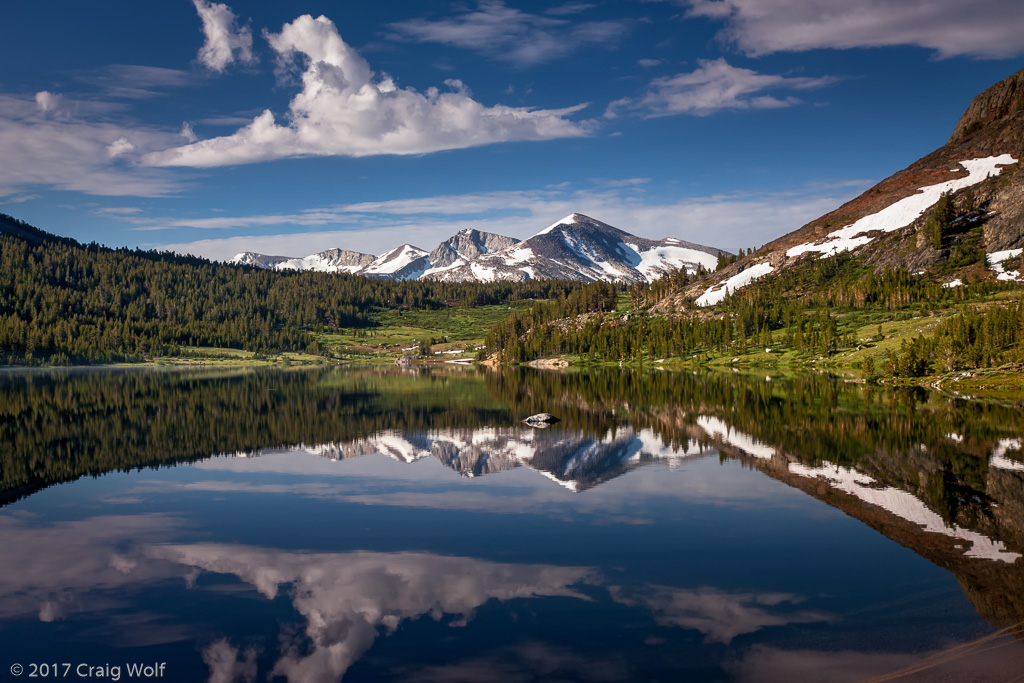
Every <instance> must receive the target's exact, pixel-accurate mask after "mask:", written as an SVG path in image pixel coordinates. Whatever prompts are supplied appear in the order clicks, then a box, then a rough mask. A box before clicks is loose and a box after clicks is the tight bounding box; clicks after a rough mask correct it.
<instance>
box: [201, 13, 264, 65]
mask: <svg viewBox="0 0 1024 683" xmlns="http://www.w3.org/2000/svg"><path fill="white" fill-rule="evenodd" d="M192 4H193V5H195V7H196V12H198V13H199V18H200V19H202V20H203V36H204V37H205V38H206V42H204V43H203V46H202V47H201V48H199V55H198V59H199V61H200V62H201V63H202V64H203V65H205V66H206V67H207V68H208V69H210V70H211V71H217V72H221V71H224V70H225V69H226V68H228V65H229V64H232V63H234V62H235V61H239V62H242V63H246V64H248V63H252V62H253V61H255V56H254V55H253V53H252V30H251V29H250V28H249V27H248V26H241V25H239V23H238V17H237V16H235V13H234V12H232V11H231V8H230V7H228V6H227V5H225V4H222V3H219V2H209V0H192Z"/></svg>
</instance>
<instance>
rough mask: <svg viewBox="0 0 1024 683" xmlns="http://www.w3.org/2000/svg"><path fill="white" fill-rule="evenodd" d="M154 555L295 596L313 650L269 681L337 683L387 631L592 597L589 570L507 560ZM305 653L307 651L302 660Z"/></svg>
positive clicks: (299, 653)
mask: <svg viewBox="0 0 1024 683" xmlns="http://www.w3.org/2000/svg"><path fill="white" fill-rule="evenodd" d="M149 555H150V556H151V557H153V558H156V559H160V560H170V561H172V562H176V563H180V564H185V565H190V566H194V567H198V568H200V569H204V570H206V571H211V572H218V573H223V574H234V575H235V576H237V577H238V578H240V579H241V580H242V581H245V582H246V583H249V584H251V585H252V586H253V587H254V588H256V590H258V591H259V592H260V593H262V594H263V595H264V596H265V597H267V598H268V599H271V600H272V599H274V598H275V597H276V596H277V594H278V592H279V591H281V590H282V589H285V590H287V591H288V593H289V595H290V597H291V599H292V602H293V604H294V606H295V609H296V610H297V611H298V612H299V613H300V614H302V615H303V616H304V617H305V618H306V636H307V637H308V638H309V640H310V642H311V644H312V648H311V649H308V650H307V648H304V647H302V644H301V643H299V642H291V643H287V644H286V647H285V653H284V655H283V656H282V657H281V658H280V659H279V660H278V661H277V663H276V664H275V666H274V668H273V670H272V671H271V675H273V676H284V677H286V678H287V679H288V680H289V681H312V680H338V679H340V678H341V677H342V676H343V675H344V673H345V672H346V671H347V670H348V668H349V667H350V666H351V665H352V664H353V663H354V662H355V661H356V660H357V659H358V658H359V657H360V656H361V655H362V654H363V653H364V652H365V651H366V650H368V649H369V648H370V646H371V645H372V644H373V642H374V641H375V640H376V638H377V636H378V635H379V634H380V633H381V632H382V631H383V632H385V633H392V632H394V631H395V629H397V628H398V626H399V624H400V623H401V622H402V621H404V620H410V619H417V618H420V617H423V616H430V617H431V618H433V619H435V620H440V619H442V618H443V617H445V616H446V615H448V616H451V617H453V618H454V621H453V625H458V624H463V623H466V622H467V621H468V620H470V619H472V616H473V613H474V611H475V610H476V609H477V608H478V607H480V606H481V605H483V604H484V603H486V602H487V601H488V600H492V599H496V600H502V601H505V600H511V599H514V598H532V597H542V596H543V597H553V596H562V597H571V598H576V599H580V600H587V599H588V598H587V597H586V596H585V595H584V594H583V593H581V592H579V591H578V590H577V589H575V588H573V586H575V585H578V584H582V583H593V582H595V580H596V577H595V574H594V572H593V570H592V569H590V568H587V567H556V566H550V565H537V564H501V563H495V562H488V561H485V560H477V559H472V558H463V557H447V556H441V555H431V554H426V553H373V552H355V553H296V552H287V551H281V550H272V549H264V548H254V547H242V546H234V545H222V544H195V545H174V546H171V545H169V546H155V547H152V548H150V551H149ZM304 653H305V654H304Z"/></svg>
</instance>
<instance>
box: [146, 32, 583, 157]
mask: <svg viewBox="0 0 1024 683" xmlns="http://www.w3.org/2000/svg"><path fill="white" fill-rule="evenodd" d="M267 40H268V41H269V43H270V46H271V47H272V48H273V50H274V51H275V52H276V53H277V55H278V58H279V60H283V61H289V60H292V59H294V58H295V57H297V56H298V57H300V58H301V59H303V60H304V61H305V70H304V72H303V74H302V83H303V89H302V91H301V92H300V93H298V94H297V95H296V96H295V97H294V98H293V99H292V101H291V104H290V105H289V110H288V123H286V124H284V125H280V124H278V123H277V121H276V119H275V117H274V114H272V113H271V112H270V110H269V109H268V110H266V111H264V112H263V113H262V114H260V115H259V116H257V117H256V118H255V119H253V120H252V122H251V123H250V124H249V125H247V126H245V127H244V128H241V129H240V130H238V131H236V132H235V133H234V134H232V135H227V136H223V137H216V138H211V139H207V140H201V141H199V142H195V143H192V144H189V145H185V146H182V147H176V148H174V149H170V150H166V151H164V152H159V153H153V154H150V155H148V156H147V157H145V160H146V162H147V163H149V164H151V165H154V166H195V167H211V166H224V165H231V164H245V163H255V162H260V161H268V160H272V159H281V158H285V157H301V156H351V157H362V156H370V155H377V154H424V153H428V152H436V151H440V150H448V149H461V148H465V147H474V146H478V145H486V144H491V143H496V142H505V141H509V140H550V139H553V138H567V137H579V136H582V135H586V134H587V129H586V127H585V126H583V125H581V124H578V123H574V122H573V121H570V120H569V119H568V118H566V116H568V115H569V114H572V113H575V112H577V111H579V110H580V109H582V108H583V107H584V106H585V105H576V106H572V107H567V108H564V109H530V108H525V107H507V106H501V105H497V106H493V107H487V106H484V105H483V104H481V103H480V102H478V101H476V100H474V99H473V98H472V96H471V95H470V93H469V90H468V89H467V88H466V86H465V85H464V84H463V83H462V82H461V81H458V80H448V81H446V82H445V84H446V85H447V86H448V88H449V90H448V91H447V92H441V91H439V90H438V89H437V88H429V89H428V90H427V91H426V92H425V93H420V92H417V91H416V90H414V89H412V88H402V87H399V86H398V85H397V84H396V83H395V81H394V80H393V79H392V78H390V77H389V76H387V75H384V76H382V77H380V78H375V75H374V73H373V71H371V69H370V65H369V64H368V63H367V62H366V60H365V59H363V58H362V56H360V54H359V53H358V52H357V51H356V50H355V49H353V48H352V47H351V46H350V45H348V44H347V43H345V41H344V40H342V38H341V36H340V35H339V34H338V30H337V28H336V27H335V25H334V23H333V22H332V21H331V20H330V19H328V18H327V17H324V16H321V17H318V18H316V19H314V18H313V17H311V16H309V15H304V16H301V17H299V18H298V19H296V20H295V21H293V22H291V23H289V24H285V25H284V27H283V28H282V29H281V32H280V33H276V34H267Z"/></svg>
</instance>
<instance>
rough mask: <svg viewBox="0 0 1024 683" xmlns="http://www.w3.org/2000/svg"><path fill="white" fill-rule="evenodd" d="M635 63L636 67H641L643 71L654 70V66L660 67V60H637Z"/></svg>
mask: <svg viewBox="0 0 1024 683" xmlns="http://www.w3.org/2000/svg"><path fill="white" fill-rule="evenodd" d="M636 63H637V65H639V66H642V67H643V68H645V69H652V68H654V67H656V66H660V65H661V60H660V59H638V60H637V62H636Z"/></svg>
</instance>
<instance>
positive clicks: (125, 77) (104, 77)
mask: <svg viewBox="0 0 1024 683" xmlns="http://www.w3.org/2000/svg"><path fill="white" fill-rule="evenodd" d="M77 80H79V81H81V82H82V83H86V84H88V85H91V86H93V87H95V88H98V89H99V90H101V91H102V92H103V94H104V95H106V96H108V97H117V98H123V99H134V100H137V99H148V98H151V97H157V96H159V95H163V94H165V92H166V91H167V90H169V89H171V88H181V87H183V86H185V85H188V84H189V83H190V82H192V81H193V80H194V75H193V74H191V73H189V72H188V71H182V70H180V69H167V68H164V67H159V66H142V65H138V64H110V65H108V66H104V67H101V68H98V69H90V70H88V71H84V72H82V73H80V74H78V76H77Z"/></svg>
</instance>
